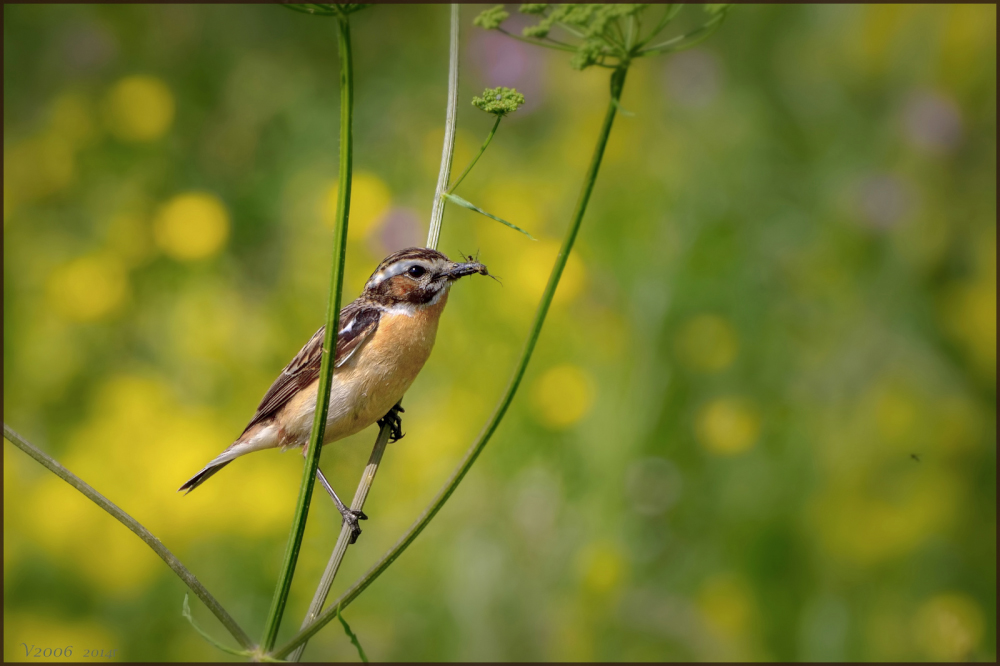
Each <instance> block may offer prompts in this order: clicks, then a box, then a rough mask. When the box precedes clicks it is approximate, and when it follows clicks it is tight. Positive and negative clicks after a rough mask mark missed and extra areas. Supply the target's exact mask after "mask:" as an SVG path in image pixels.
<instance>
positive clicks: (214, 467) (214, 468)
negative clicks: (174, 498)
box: [177, 458, 233, 495]
mask: <svg viewBox="0 0 1000 666" xmlns="http://www.w3.org/2000/svg"><path fill="white" fill-rule="evenodd" d="M232 461H233V459H232V458H229V459H228V460H222V461H219V459H218V458H216V459H215V460H213V461H212V462H210V463H208V464H207V465H205V469H203V470H201V471H200V472H198V473H197V474H195V475H194V476H192V477H191V478H190V479H188V480H187V482H185V483H184V485H183V486H181V487H180V488H178V489H177V492H180V491H182V490H186V491H187V492H188V493H189V492H191V491H192V490H194V489H195V488H197V487H198V486H200V485H201V484H203V483H205V481H207V480H208V479H209V477H211V476H212V475H213V474H215V473H216V472H218V471H219V470H220V469H222V468H223V467H225V466H226V465H228V464H229V463H231V462H232ZM184 494H185V495H186V494H187V493H184Z"/></svg>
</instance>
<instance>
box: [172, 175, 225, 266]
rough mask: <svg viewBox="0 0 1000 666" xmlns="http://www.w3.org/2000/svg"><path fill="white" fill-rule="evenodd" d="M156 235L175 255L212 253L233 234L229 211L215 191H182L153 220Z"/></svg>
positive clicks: (196, 256) (186, 256) (190, 257)
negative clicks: (230, 231)
mask: <svg viewBox="0 0 1000 666" xmlns="http://www.w3.org/2000/svg"><path fill="white" fill-rule="evenodd" d="M153 238H154V240H155V241H156V244H157V245H158V246H159V247H160V249H161V250H163V251H164V252H165V253H166V254H167V255H168V256H170V257H173V258H174V259H177V260H180V261H190V260H193V259H203V258H205V257H210V256H212V255H213V254H215V253H216V252H218V251H219V250H221V249H222V246H223V245H224V244H225V242H226V240H227V239H228V238H229V213H228V212H227V211H226V208H225V206H223V204H222V202H221V201H220V200H219V198H218V197H217V196H215V195H214V194H209V193H207V192H187V193H184V194H178V195H177V196H175V197H174V198H173V199H171V200H170V201H168V202H167V203H166V204H165V205H164V206H163V207H162V208H161V209H160V212H159V213H158V214H157V216H156V219H155V220H154V221H153Z"/></svg>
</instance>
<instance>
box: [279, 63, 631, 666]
mask: <svg viewBox="0 0 1000 666" xmlns="http://www.w3.org/2000/svg"><path fill="white" fill-rule="evenodd" d="M628 64H629V63H628V62H627V61H626V62H623V63H621V64H620V65H619V66H618V68H617V69H615V70H614V72H613V73H612V74H611V99H610V100H609V101H608V109H607V111H606V113H605V115H604V123H603V124H602V125H601V133H600V135H599V136H598V138H597V146H596V147H595V148H594V154H593V157H592V158H591V161H590V167H589V168H588V169H587V175H586V176H585V178H584V181H583V189H582V190H581V191H580V197H579V199H578V200H577V203H576V210H575V211H574V213H573V219H572V221H571V222H570V225H569V228H568V229H567V230H566V236H565V238H564V239H563V243H562V247H560V248H559V254H558V255H557V256H556V261H555V264H554V265H553V266H552V272H551V273H550V274H549V281H548V284H547V285H546V286H545V292H544V293H543V294H542V300H541V302H540V303H539V304H538V310H537V311H536V312H535V319H534V321H533V322H532V324H531V329H530V331H529V333H528V339H527V341H526V342H525V345H524V349H523V350H522V352H521V357H520V359H519V360H518V363H517V367H516V368H515V369H514V374H513V375H512V376H511V379H510V382H509V383H508V384H507V389H506V390H505V391H504V394H503V396H502V397H501V398H500V402H499V403H498V404H497V407H496V409H495V410H494V412H493V415H492V416H491V417H490V420H489V421H487V423H486V425H485V426H484V428H483V430H482V432H481V433H480V435H479V437H478V438H477V439H476V441H475V442H474V443H473V444H472V446H471V447H470V448H469V450H468V451H467V452H466V454H465V457H464V458H463V459H462V462H461V463H460V464H459V466H458V468H457V469H456V470H455V472H454V473H453V474H452V476H451V478H450V479H449V480H448V482H447V483H446V484H445V486H444V488H443V489H442V490H441V492H439V493H438V495H437V497H436V498H435V499H434V501H433V502H432V503H431V505H430V506H429V507H427V509H425V510H424V512H423V514H421V516H420V518H418V519H417V521H416V522H415V523H414V524H413V525H412V526H411V527H410V529H409V531H407V533H406V534H404V535H403V537H402V538H401V539H400V540H399V541H397V542H396V545H395V546H393V547H392V549H391V550H390V551H389V552H387V553H386V554H385V555H383V556H382V559H381V560H379V561H378V563H377V564H375V566H374V567H372V568H371V569H369V570H368V573H366V574H365V575H364V576H363V577H362V578H361V579H360V580H358V581H357V582H355V583H354V585H352V586H351V587H350V589H348V590H347V591H346V592H345V593H344V594H343V595H341V597H340V598H339V599H337V600H336V601H334V602H332V603H331V604H330V606H329V607H328V608H327V610H326V611H324V612H323V613H322V614H320V615H319V616H317V618H316V620H315V621H314V622H313V623H312V624H310V625H309V626H308V627H306V628H304V629H302V630H301V631H299V633H297V634H296V635H295V636H294V637H293V638H292V640H290V641H289V642H288V643H286V644H285V645H283V646H282V647H281V648H280V649H278V650H275V651H274V652H273V653H272V656H273V657H278V658H282V657H284V656H285V655H287V654H288V653H289V652H291V651H292V650H294V649H295V647H296V646H298V645H299V644H301V643H303V642H304V641H307V640H309V638H311V637H312V636H313V635H315V634H316V632H318V631H319V630H320V629H322V628H323V627H324V626H325V625H326V623H328V622H330V621H331V620H333V619H334V618H335V617H336V615H337V612H338V609H340V610H342V609H343V608H346V607H347V605H348V604H350V603H351V602H352V601H353V600H354V599H355V598H357V596H358V595H359V594H361V592H363V591H364V590H365V588H367V587H368V586H369V585H371V584H372V582H373V581H374V580H375V579H376V578H378V577H379V575H381V574H382V572H383V571H385V570H386V569H388V568H389V565H391V564H392V563H393V562H394V561H395V560H396V558H398V557H399V556H400V555H401V554H402V552H403V551H404V550H406V548H407V547H408V546H409V545H410V544H411V543H413V541H414V539H416V538H417V535H419V534H420V532H422V531H423V529H424V528H425V527H427V524H428V523H430V521H431V519H433V518H434V516H435V515H436V514H437V512H438V511H440V509H441V507H442V506H444V503H445V502H446V501H448V498H449V497H451V495H452V493H454V492H455V489H456V488H457V487H458V484H459V483H461V481H462V478H463V477H465V475H466V473H467V472H468V471H469V468H471V467H472V464H473V463H474V462H475V461H476V458H478V457H479V454H480V453H481V452H482V450H483V448H484V447H485V446H486V443H487V442H488V441H489V439H490V437H491V436H492V435H493V433H494V432H495V431H496V429H497V426H498V425H500V421H501V420H502V419H503V417H504V415H505V414H506V413H507V409H508V407H510V403H511V401H512V400H513V399H514V394H515V393H516V392H517V389H518V386H520V384H521V380H522V379H523V378H524V373H525V370H527V367H528V362H529V361H530V360H531V355H532V354H533V353H534V351H535V344H536V343H537V342H538V337H539V335H540V334H541V331H542V325H543V324H544V323H545V317H546V316H547V315H548V312H549V306H550V305H551V304H552V298H553V296H555V293H556V288H557V287H558V286H559V280H560V278H561V277H562V273H563V269H565V268H566V261H567V260H568V259H569V254H570V252H571V251H572V250H573V244H574V242H575V241H576V236H577V233H578V232H579V230H580V223H581V222H582V221H583V215H584V213H586V211H587V203H588V202H589V201H590V194H591V192H593V190H594V182H595V181H596V180H597V172H598V170H599V169H600V166H601V159H602V158H603V157H604V149H605V147H606V146H607V144H608V137H609V136H610V134H611V125H612V123H613V122H614V119H615V113H616V112H617V110H618V102H619V99H620V98H621V92H622V87H623V86H624V84H625V75H626V73H627V72H628Z"/></svg>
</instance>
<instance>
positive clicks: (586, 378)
mask: <svg viewBox="0 0 1000 666" xmlns="http://www.w3.org/2000/svg"><path fill="white" fill-rule="evenodd" d="M595 393H596V390H595V386H594V380H593V379H592V378H591V376H590V374H589V373H588V372H587V371H586V370H584V369H583V368H581V367H579V366H576V365H570V364H563V365H557V366H555V367H553V368H549V369H548V370H547V371H545V373H544V374H543V375H542V376H541V377H539V378H538V379H537V380H535V384H534V386H533V387H532V391H531V395H532V407H533V408H534V414H535V417H536V418H537V419H538V421H539V422H540V423H541V424H542V425H545V426H547V427H549V428H551V429H553V430H562V429H564V428H568V427H570V426H571V425H573V424H574V423H576V422H577V421H579V420H580V419H582V418H583V417H584V416H586V414H587V412H589V411H590V408H591V407H592V406H593V404H594V397H595Z"/></svg>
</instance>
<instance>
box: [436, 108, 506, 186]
mask: <svg viewBox="0 0 1000 666" xmlns="http://www.w3.org/2000/svg"><path fill="white" fill-rule="evenodd" d="M501 120H503V116H499V115H498V116H497V119H496V122H495V123H493V129H491V130H490V133H489V136H487V137H486V141H483V145H482V147H481V148H480V149H479V153H477V154H476V156H475V157H473V158H472V161H471V162H469V166H467V167H465V171H463V172H462V175H461V176H459V177H458V180H456V181H455V184H454V185H452V186H451V187H449V188H448V191H447V192H445V194H451V193H452V192H454V191H455V188H456V187H458V185H459V183H461V182H462V181H463V180H464V179H465V177H466V176H467V175H469V172H470V171H472V167H474V166H476V162H478V161H479V158H480V157H482V156H483V153H485V152H486V146H488V145H490V141H492V140H493V135H494V134H496V133H497V128H498V127H500V121H501Z"/></svg>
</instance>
